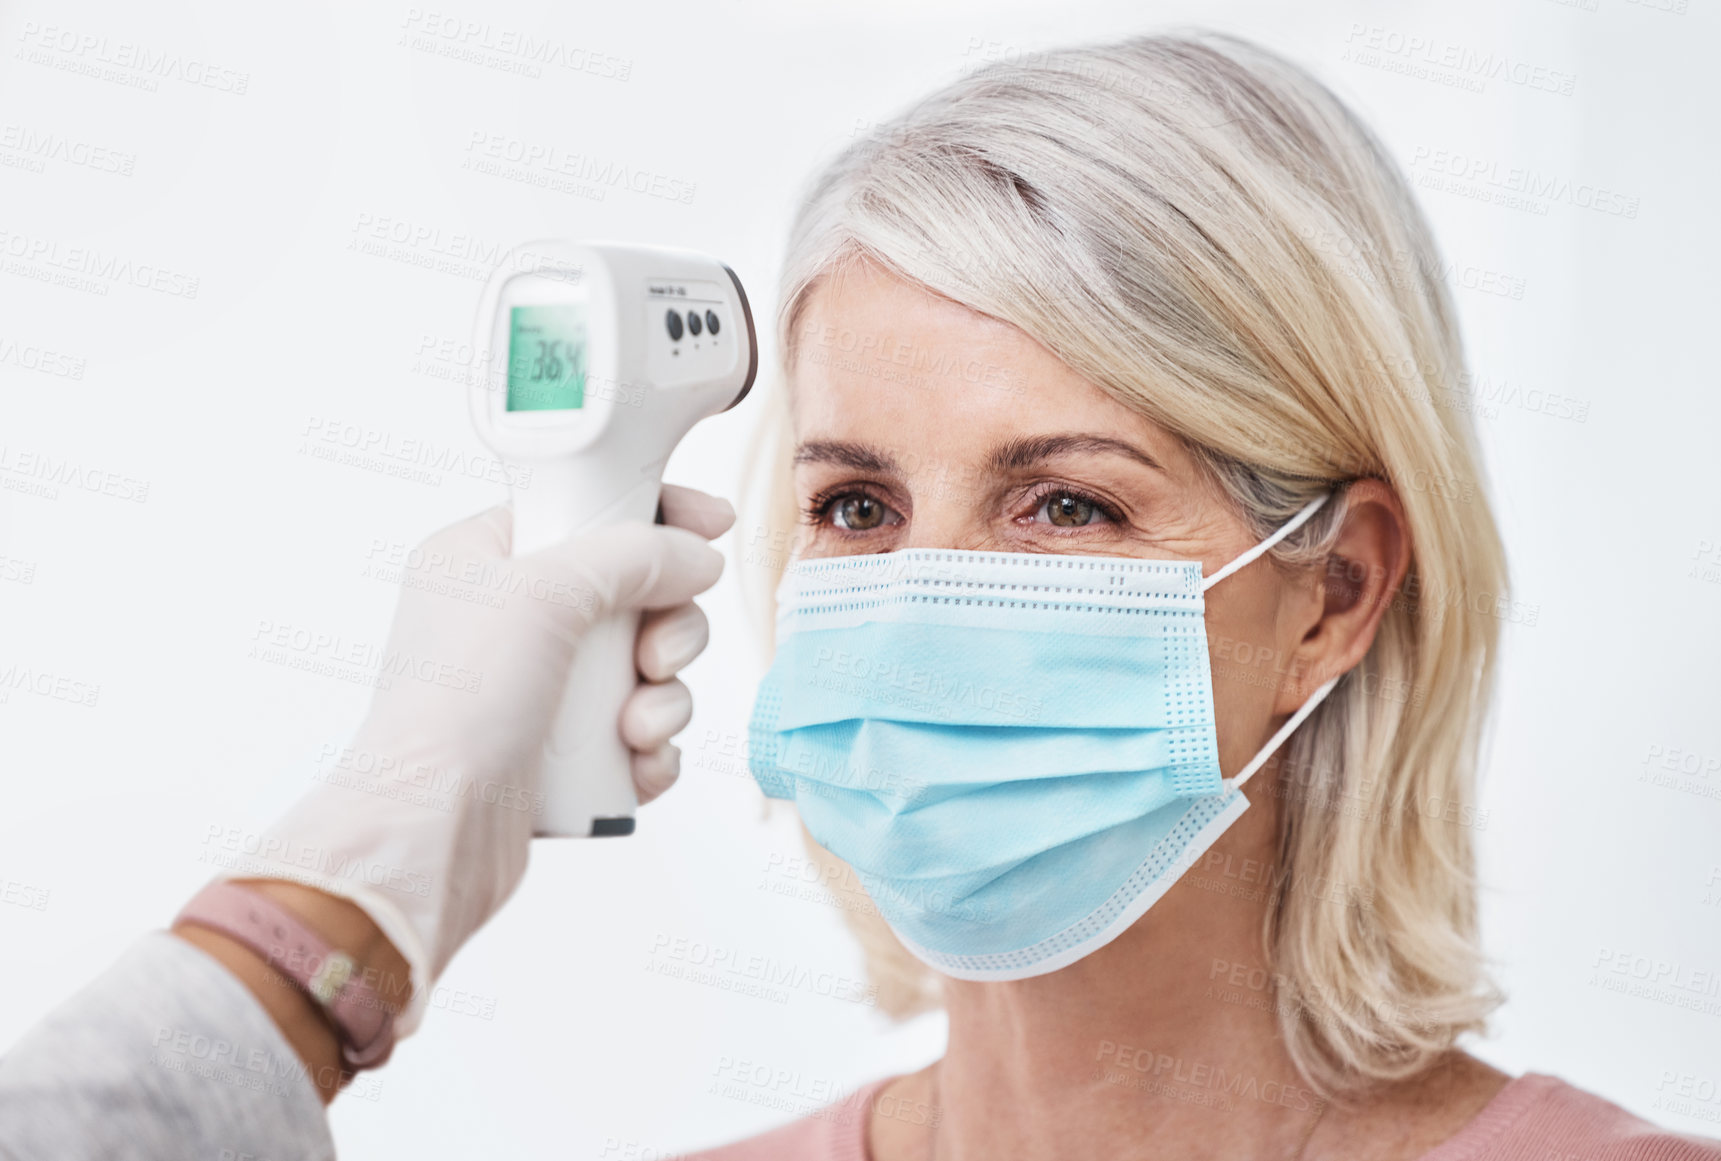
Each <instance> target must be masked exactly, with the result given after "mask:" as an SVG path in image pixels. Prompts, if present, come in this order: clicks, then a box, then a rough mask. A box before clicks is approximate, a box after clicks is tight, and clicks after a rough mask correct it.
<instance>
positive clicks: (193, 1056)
mask: <svg viewBox="0 0 1721 1161" xmlns="http://www.w3.org/2000/svg"><path fill="white" fill-rule="evenodd" d="M375 1075H376V1074H375V1073H361V1074H360V1075H359V1077H358V1080H357V1081H356V1082H355V1085H356V1086H363V1085H365V1084H366V1082H367V1078H374V1077H375ZM371 1083H373V1084H374V1081H372V1082H371ZM334 1155H335V1146H334V1141H333V1139H332V1138H331V1137H330V1136H329V1122H328V1117H327V1116H326V1115H325V1113H324V1111H323V1105H322V1102H321V1101H320V1100H319V1099H318V1098H317V1092H316V1089H315V1087H314V1086H313V1085H312V1083H311V1078H310V1077H309V1075H307V1069H306V1068H305V1066H304V1064H303V1063H301V1062H300V1060H299V1057H298V1054H297V1053H296V1052H294V1051H293V1046H292V1045H291V1044H289V1043H288V1042H287V1040H286V1038H285V1037H283V1036H282V1035H281V1031H280V1029H279V1028H277V1027H276V1026H275V1022H274V1020H273V1019H271V1018H270V1016H269V1013H268V1012H267V1011H266V1010H265V1009H264V1008H263V1006H262V1005H261V1004H259V1003H258V1002H257V998H256V997H255V996H253V995H252V994H251V992H250V991H249V990H248V989H247V988H246V987H245V985H244V984H242V983H240V982H239V980H238V978H237V977H235V976H234V975H232V974H231V973H230V972H228V970H227V969H226V968H225V967H223V966H222V965H221V964H219V963H218V962H216V961H215V960H214V959H212V958H210V957H209V956H208V955H206V954H205V953H204V952H202V951H201V950H199V949H198V948H195V947H193V946H192V945H191V944H189V943H186V942H185V941H184V940H182V939H180V938H178V937H177V936H173V935H169V934H168V933H167V932H165V931H160V932H155V933H154V934H151V935H149V936H146V937H145V938H143V939H141V940H139V941H138V942H137V943H136V944H134V945H133V946H132V947H131V949H130V950H129V951H127V952H126V954H125V955H124V956H122V957H121V958H120V960H119V961H118V962H117V963H115V964H114V965H113V966H112V967H110V968H109V969H108V970H107V971H105V972H103V973H102V974H101V975H100V976H98V977H96V979H95V981H94V982H92V983H91V984H90V985H89V986H88V987H86V988H84V989H83V990H82V991H81V992H78V993H77V994H76V995H75V996H73V997H72V998H71V999H70V1000H68V1001H67V1002H65V1003H64V1004H61V1005H60V1006H59V1007H58V1008H56V1009H55V1010H54V1011H52V1012H50V1013H49V1014H48V1015H47V1016H46V1017H45V1018H44V1019H43V1020H42V1021H41V1022H40V1023H38V1024H37V1025H36V1026H35V1027H33V1028H31V1029H30V1030H29V1031H28V1032H26V1033H25V1034H24V1037H23V1038H22V1039H21V1040H19V1041H18V1043H17V1044H16V1045H15V1046H13V1048H12V1049H11V1050H10V1051H9V1052H7V1053H6V1054H5V1055H4V1056H0V1158H5V1159H6V1161H37V1159H38V1158H51V1159H53V1161H63V1159H65V1158H73V1157H76V1158H81V1159H89V1161H96V1159H98V1158H127V1159H128V1161H129V1159H134V1158H135V1159H137V1161H153V1159H155V1158H162V1159H163V1161H166V1159H168V1158H171V1159H172V1161H240V1159H244V1161H253V1159H254V1161H325V1159H329V1158H333V1157H334Z"/></svg>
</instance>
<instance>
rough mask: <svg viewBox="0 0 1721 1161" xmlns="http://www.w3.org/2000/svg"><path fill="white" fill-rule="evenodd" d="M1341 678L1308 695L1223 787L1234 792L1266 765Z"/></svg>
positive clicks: (1340, 675)
mask: <svg viewBox="0 0 1721 1161" xmlns="http://www.w3.org/2000/svg"><path fill="white" fill-rule="evenodd" d="M1343 676H1344V674H1342V673H1341V674H1339V676H1338V677H1333V678H1329V679H1328V680H1327V681H1326V682H1325V683H1324V684H1323V685H1322V686H1321V687H1320V688H1319V689H1317V690H1315V692H1314V693H1312V694H1310V695H1309V700H1308V701H1306V702H1304V703H1303V705H1302V708H1301V709H1299V710H1298V711H1297V712H1296V713H1294V714H1292V715H1291V717H1290V720H1288V721H1287V722H1286V723H1285V724H1284V725H1282V726H1280V727H1279V732H1278V733H1276V734H1274V735H1273V736H1272V737H1271V738H1268V739H1267V744H1266V745H1265V746H1262V747H1261V752H1260V753H1258V754H1256V755H1255V756H1254V757H1253V758H1251V759H1249V764H1248V765H1247V766H1245V767H1243V768H1242V769H1241V770H1239V771H1237V773H1235V774H1233V775H1232V776H1231V777H1229V778H1227V779H1225V785H1227V786H1229V787H1230V788H1231V789H1233V790H1235V789H1237V787H1239V786H1241V785H1243V783H1245V782H1247V781H1249V779H1250V777H1252V776H1253V775H1254V773H1255V771H1257V770H1259V769H1260V768H1261V767H1263V766H1265V765H1266V764H1267V759H1268V758H1271V757H1272V756H1273V751H1275V750H1277V749H1278V748H1279V747H1280V746H1283V745H1284V744H1285V739H1286V738H1288V737H1290V736H1291V731H1292V730H1295V729H1296V728H1297V727H1298V726H1300V725H1302V724H1303V722H1305V721H1306V720H1308V716H1309V715H1310V714H1312V713H1314V712H1315V707H1316V706H1318V705H1320V704H1321V702H1322V701H1323V700H1324V699H1325V698H1326V696H1327V694H1329V693H1331V692H1332V691H1333V686H1335V685H1337V684H1338V683H1339V678H1341V677H1343Z"/></svg>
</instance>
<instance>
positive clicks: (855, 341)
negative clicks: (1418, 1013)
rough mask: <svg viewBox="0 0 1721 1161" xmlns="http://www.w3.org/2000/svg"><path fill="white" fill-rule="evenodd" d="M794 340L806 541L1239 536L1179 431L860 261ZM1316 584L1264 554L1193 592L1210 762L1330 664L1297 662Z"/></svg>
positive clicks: (1204, 543) (1231, 540) (1314, 632)
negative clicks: (1205, 676) (1210, 721)
mask: <svg viewBox="0 0 1721 1161" xmlns="http://www.w3.org/2000/svg"><path fill="white" fill-rule="evenodd" d="M794 341H795V350H796V353H795V363H794V366H793V368H792V369H791V381H792V384H793V387H792V403H793V409H794V427H795V440H796V451H795V472H794V479H795V493H796V498H797V500H798V502H799V504H800V507H801V510H802V522H803V528H802V532H801V539H800V543H801V545H802V554H803V555H804V556H809V557H812V556H841V555H854V554H861V553H873V552H890V551H894V550H896V549H903V548H957V549H990V550H997V551H1004V552H1048V553H1078V554H1084V555H1097V556H1134V557H1143V558H1148V559H1166V560H1198V561H1200V562H1201V564H1202V571H1203V572H1205V573H1211V572H1212V571H1214V570H1215V569H1218V568H1219V567H1221V566H1223V565H1224V564H1226V563H1227V562H1229V561H1230V560H1231V559H1232V558H1233V557H1235V556H1237V555H1238V554H1240V553H1242V552H1244V551H1246V550H1248V549H1249V548H1250V547H1252V546H1253V544H1254V537H1253V534H1252V533H1250V531H1249V530H1248V529H1247V528H1246V527H1245V525H1244V523H1243V521H1242V518H1241V517H1240V516H1239V515H1238V513H1237V512H1236V511H1235V510H1233V509H1232V508H1231V507H1230V506H1229V505H1228V504H1227V503H1226V502H1225V500H1224V499H1223V498H1222V496H1221V494H1220V493H1219V492H1218V491H1217V489H1216V488H1215V486H1214V485H1212V484H1211V483H1210V482H1208V481H1207V480H1206V479H1205V478H1204V476H1203V475H1202V473H1201V472H1200V471H1199V470H1198V469H1197V465H1196V463H1195V460H1194V459H1193V457H1192V456H1191V455H1190V453H1189V452H1188V451H1187V450H1186V449H1185V448H1184V447H1183V446H1181V444H1180V441H1179V440H1177V439H1176V438H1174V437H1172V436H1171V435H1170V434H1169V433H1168V432H1167V431H1165V430H1164V429H1163V428H1161V427H1159V426H1158V425H1156V424H1154V423H1152V422H1150V421H1149V420H1147V419H1145V418H1143V417H1142V416H1140V415H1138V414H1136V413H1135V412H1133V411H1131V410H1130V409H1129V408H1128V407H1126V406H1124V405H1123V404H1122V403H1119V402H1118V401H1116V400H1115V399H1113V398H1111V397H1110V396H1108V395H1107V394H1106V393H1105V392H1104V391H1102V390H1100V389H1099V388H1098V387H1096V386H1094V385H1093V384H1092V383H1090V382H1088V381H1087V380H1085V379H1083V378H1082V377H1081V376H1079V375H1078V374H1076V373H1075V372H1074V371H1073V370H1071V369H1070V368H1069V367H1068V366H1066V365H1065V364H1063V363H1062V362H1060V361H1059V360H1058V359H1057V358H1056V357H1055V356H1053V355H1052V354H1051V353H1050V352H1049V351H1047V350H1046V349H1045V348H1043V347H1041V346H1040V345H1039V344H1038V343H1036V342H1034V341H1033V340H1032V339H1029V338H1028V337H1027V336H1026V335H1024V334H1023V333H1022V332H1020V331H1018V330H1016V329H1015V328H1014V327H1011V326H1009V325H1007V324H1004V323H1001V322H999V321H997V320H995V319H991V318H987V317H985V316H983V315H979V314H976V313H974V312H973V311H970V310H968V309H967V308H966V307H963V306H960V305H958V304H956V303H953V302H951V301H949V300H947V299H943V298H939V297H937V296H934V295H932V294H929V293H928V292H926V291H925V290H923V289H921V288H919V287H917V286H916V285H914V284H912V283H908V282H904V281H902V280H901V279H898V278H896V277H894V276H893V275H891V274H889V273H888V272H886V271H884V270H882V269H880V268H877V267H873V266H862V267H860V268H859V269H858V270H856V271H853V272H851V273H849V274H847V275H845V276H844V277H843V278H842V279H840V280H838V281H834V282H833V281H829V280H827V281H825V282H823V283H821V284H820V285H819V286H817V287H815V289H814V290H813V292H812V297H811V298H810V299H809V301H808V303H807V305H806V307H805V309H804V311H803V315H802V319H801V323H800V328H799V331H798V333H797V335H796V336H795V340H794ZM1322 581H1323V577H1322V575H1321V573H1320V571H1319V570H1306V571H1304V572H1301V573H1291V572H1288V571H1287V570H1284V569H1281V568H1278V567H1276V566H1274V565H1272V564H1271V563H1269V562H1267V561H1265V560H1262V561H1257V562H1255V563H1254V564H1251V565H1250V566H1249V567H1247V568H1244V569H1241V570H1239V571H1238V572H1237V573H1234V574H1233V575H1231V576H1230V577H1228V578H1226V579H1225V580H1224V581H1222V582H1220V583H1219V584H1217V585H1215V586H1214V587H1213V588H1212V589H1210V590H1209V591H1208V593H1207V615H1206V624H1207V632H1208V646H1209V653H1210V656H1211V658H1212V663H1213V692H1214V709H1215V712H1216V714H1217V717H1218V725H1219V730H1218V733H1219V741H1220V765H1221V767H1222V769H1223V770H1224V771H1225V772H1226V773H1227V774H1230V773H1232V772H1234V771H1235V770H1237V769H1238V768H1240V767H1241V766H1242V765H1243V764H1244V763H1246V762H1247V761H1248V760H1249V758H1250V757H1252V756H1253V755H1254V753H1255V751H1256V750H1257V749H1258V748H1259V747H1260V746H1261V744H1262V743H1263V742H1264V741H1265V740H1266V738H1267V737H1268V736H1270V734H1271V733H1272V730H1273V728H1274V718H1275V717H1276V716H1280V715H1284V714H1289V713H1291V712H1294V711H1295V710H1296V708H1297V707H1298V706H1299V705H1300V704H1301V703H1302V701H1303V700H1304V699H1305V698H1306V697H1307V696H1308V694H1309V693H1310V692H1312V690H1313V688H1314V687H1315V686H1316V685H1318V684H1319V683H1320V681H1322V680H1324V679H1325V677H1326V676H1330V674H1331V673H1333V672H1342V669H1339V670H1328V671H1327V672H1316V670H1315V667H1316V666H1318V665H1320V664H1321V663H1322V661H1323V659H1326V660H1328V661H1329V663H1330V661H1331V658H1329V657H1327V655H1328V654H1330V653H1332V652H1333V650H1332V648H1331V646H1332V645H1333V644H1334V642H1332V641H1325V642H1323V641H1322V640H1321V633H1320V632H1319V628H1320V625H1321V622H1322V621H1323V612H1324V611H1325V610H1326V606H1327V605H1328V604H1329V603H1330V602H1329V599H1328V597H1327V595H1326V594H1325V593H1324V591H1323V589H1324V586H1323V583H1322ZM1341 603H1342V596H1341ZM1376 619H1378V618H1376ZM1369 636H1370V637H1372V626H1371V629H1370V632H1369ZM1365 648H1366V645H1365ZM1356 656H1357V657H1360V656H1361V654H1360V653H1357V654H1356ZM1351 664H1354V661H1352V662H1351ZM1348 667H1349V666H1348V665H1346V666H1345V668H1348ZM1311 678H1312V679H1311Z"/></svg>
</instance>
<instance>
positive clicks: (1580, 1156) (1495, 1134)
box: [686, 1072, 1721, 1161]
mask: <svg viewBox="0 0 1721 1161" xmlns="http://www.w3.org/2000/svg"><path fill="white" fill-rule="evenodd" d="M892 1079H894V1078H891V1077H886V1078H885V1079H884V1080H879V1081H874V1082H873V1083H872V1084H869V1085H867V1086H866V1087H865V1088H862V1089H859V1090H858V1091H856V1092H854V1093H852V1094H850V1095H849V1096H848V1098H847V1099H845V1100H842V1101H839V1102H837V1103H836V1104H833V1105H828V1106H826V1107H825V1108H822V1109H820V1110H818V1111H817V1112H815V1113H812V1114H810V1115H808V1116H806V1117H803V1118H802V1119H801V1120H798V1121H793V1122H791V1123H789V1124H787V1125H784V1126H783V1127H782V1128H779V1129H773V1130H771V1131H770V1132H769V1133H764V1134H761V1135H760V1136H757V1137H753V1138H751V1139H749V1140H746V1141H737V1142H736V1143H735V1144H733V1145H725V1146H723V1147H722V1148H719V1149H711V1150H708V1151H706V1152H703V1153H694V1154H691V1155H689V1156H688V1157H687V1158H686V1161H868V1155H867V1145H866V1130H867V1121H868V1118H869V1115H870V1114H871V1111H872V1104H873V1099H874V1098H875V1097H876V1096H877V1095H878V1093H879V1090H880V1089H882V1088H883V1087H884V1086H885V1085H886V1084H888V1083H889V1082H890V1081H891V1080H892ZM1568 1158H1569V1159H1574V1161H1721V1141H1715V1140H1711V1139H1710V1138H1708V1137H1687V1136H1681V1135H1680V1134H1678V1133H1670V1132H1667V1131H1665V1130H1662V1129H1658V1128H1656V1127H1655V1126H1654V1125H1652V1124H1650V1123H1649V1122H1648V1121H1643V1120H1639V1119H1638V1118H1637V1117H1634V1116H1632V1115H1631V1114H1630V1113H1628V1112H1626V1111H1625V1110H1624V1109H1622V1108H1620V1107H1619V1106H1618V1105H1616V1104H1613V1103H1611V1102H1609V1101H1605V1100H1603V1099H1602V1098H1601V1097H1598V1096H1593V1095H1591V1094H1590V1093H1587V1092H1584V1091H1583V1090H1582V1089H1578V1088H1573V1087H1572V1086H1571V1085H1569V1084H1567V1083H1566V1082H1565V1081H1563V1080H1560V1079H1559V1078H1558V1077H1553V1076H1543V1075H1540V1074H1538V1073H1533V1072H1532V1073H1528V1074H1526V1075H1524V1076H1520V1077H1518V1078H1517V1079H1516V1080H1513V1081H1510V1082H1508V1083H1507V1085H1506V1087H1504V1088H1502V1089H1501V1090H1500V1091H1499V1092H1498V1093H1496V1094H1495V1095H1494V1099H1493V1100H1491V1101H1489V1102H1488V1104H1487V1105H1485V1106H1484V1107H1483V1109H1482V1111H1481V1112H1479V1113H1477V1114H1476V1116H1475V1117H1474V1118H1473V1119H1472V1120H1471V1121H1470V1123H1469V1124H1467V1125H1465V1126H1464V1127H1463V1128H1462V1129H1460V1130H1458V1132H1457V1133H1455V1134H1454V1135H1453V1136H1451V1137H1449V1138H1447V1139H1446V1140H1445V1141H1442V1142H1441V1143H1440V1144H1439V1145H1436V1146H1435V1147H1434V1148H1433V1149H1430V1150H1429V1151H1428V1152H1427V1153H1424V1154H1423V1155H1422V1161H1568Z"/></svg>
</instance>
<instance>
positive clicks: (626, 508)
mask: <svg viewBox="0 0 1721 1161" xmlns="http://www.w3.org/2000/svg"><path fill="white" fill-rule="evenodd" d="M617 475H618V473H616V472H615V471H614V470H613V469H608V470H606V469H605V468H604V467H603V466H602V465H600V464H597V463H593V462H591V461H589V460H575V461H573V462H569V463H558V464H550V465H543V464H540V465H534V467H533V472H532V480H531V484H530V486H529V487H528V488H524V489H517V490H516V491H515V493H514V555H515V556H520V555H522V554H524V553H528V552H532V551H535V550H536V549H539V548H543V547H545V546H547V545H549V544H553V543H555V542H556V541H558V540H560V539H562V538H563V537H566V536H569V535H572V534H573V533H574V532H579V531H588V530H591V529H594V528H597V527H601V526H603V525H607V524H616V523H620V522H623V521H627V520H638V521H641V522H644V523H650V522H651V520H652V518H653V516H654V515H655V513H656V511H657V501H658V496H659V494H660V493H661V491H662V483H661V481H660V480H659V479H658V478H657V476H656V475H655V474H653V475H651V476H649V477H636V478H637V483H635V484H633V486H631V487H629V488H628V489H627V490H626V491H624V492H623V493H621V494H620V495H615V494H614V492H615V487H616V477H617ZM606 492H607V493H610V494H611V495H610V497H609V498H608V499H607V502H606V498H605V493H606ZM638 636H639V613H638V611H636V610H630V611H628V612H625V613H614V614H611V615H609V616H607V617H605V618H603V619H602V620H600V621H598V622H596V623H595V624H593V625H592V626H591V628H589V629H588V630H586V632H585V633H584V634H583V635H582V636H581V637H580V640H579V642H578V644H576V645H575V646H574V661H573V665H572V667H571V668H570V669H569V671H568V684H567V686H566V688H565V689H564V690H563V691H562V701H561V705H560V707H559V708H558V709H557V711H556V717H555V719H554V721H553V722H552V723H551V726H550V731H549V733H548V735H546V737H545V740H544V751H543V756H542V765H541V766H540V770H539V786H540V787H541V789H542V790H543V794H544V810H543V813H542V814H541V815H539V817H538V822H537V826H536V828H535V829H534V831H533V833H534V834H535V835H539V836H561V837H570V838H588V837H589V838H601V837H604V836H606V835H625V834H632V833H633V816H634V811H636V810H637V809H638V808H639V800H638V798H637V797H636V796H635V794H634V788H633V752H632V751H631V750H629V749H628V747H627V744H626V743H625V742H623V741H622V740H621V708H622V704H623V703H624V702H626V701H627V698H628V695H629V694H631V693H632V692H633V690H634V686H635V685H637V684H638V681H639V675H638V669H637V668H636V666H635V664H634V646H635V642H636V641H637V639H638Z"/></svg>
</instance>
